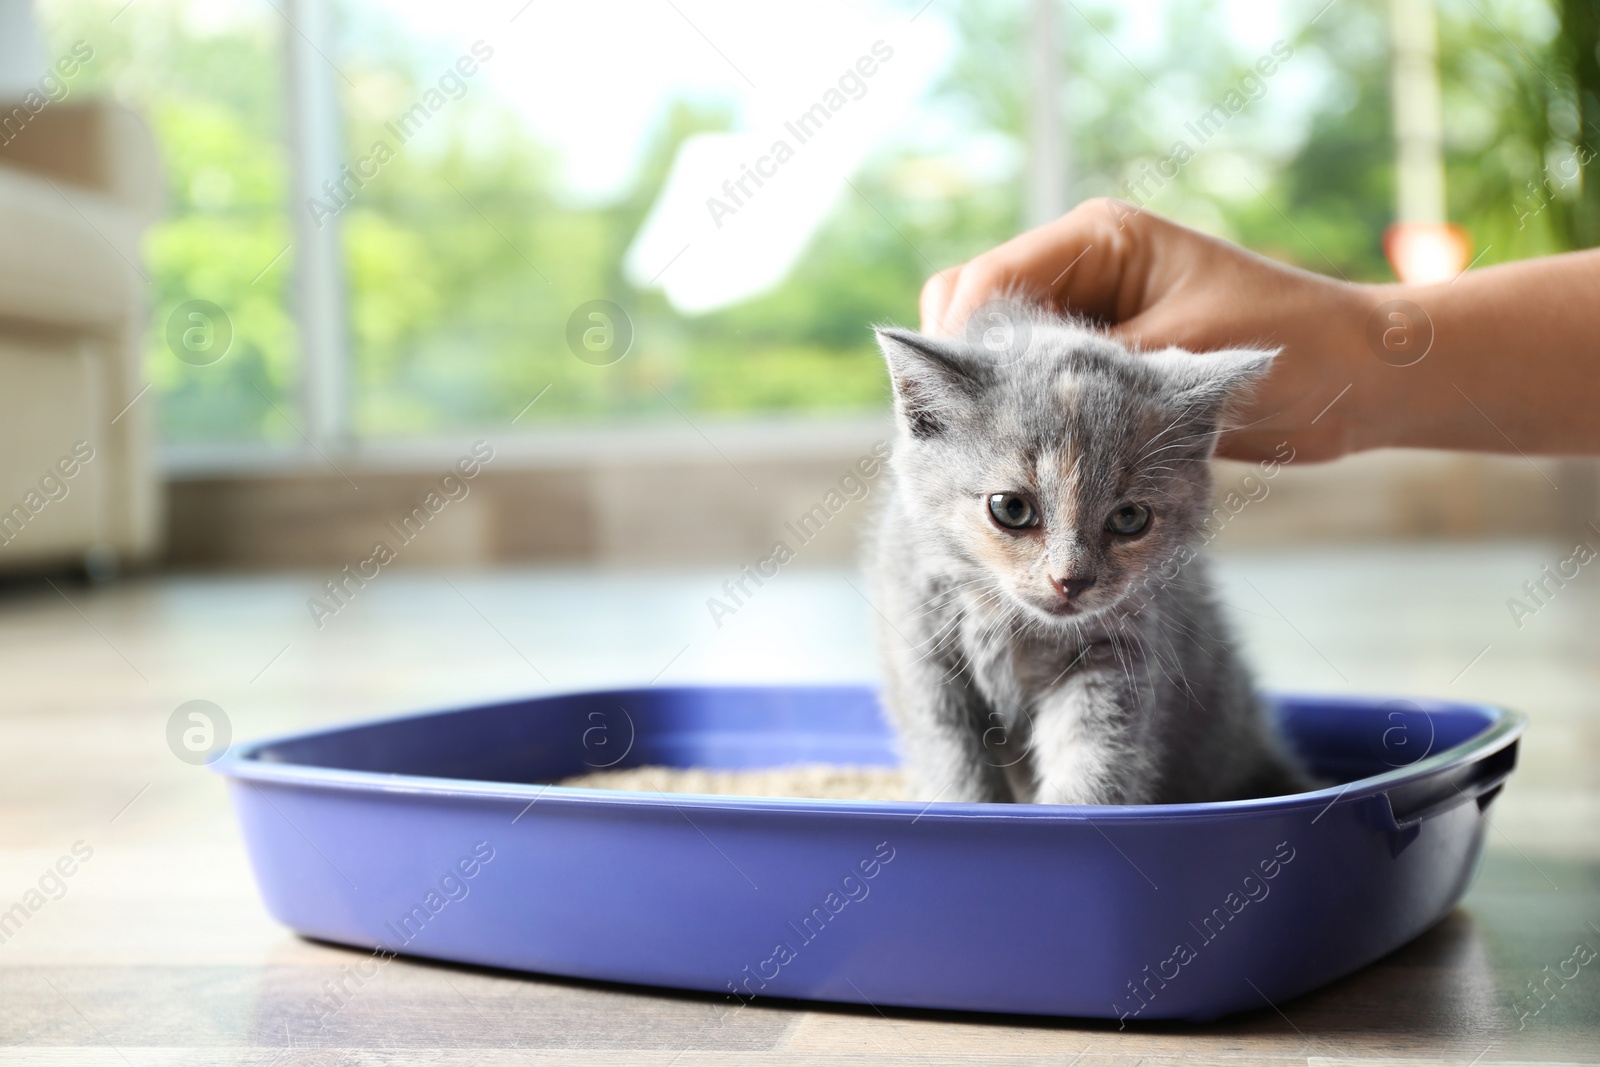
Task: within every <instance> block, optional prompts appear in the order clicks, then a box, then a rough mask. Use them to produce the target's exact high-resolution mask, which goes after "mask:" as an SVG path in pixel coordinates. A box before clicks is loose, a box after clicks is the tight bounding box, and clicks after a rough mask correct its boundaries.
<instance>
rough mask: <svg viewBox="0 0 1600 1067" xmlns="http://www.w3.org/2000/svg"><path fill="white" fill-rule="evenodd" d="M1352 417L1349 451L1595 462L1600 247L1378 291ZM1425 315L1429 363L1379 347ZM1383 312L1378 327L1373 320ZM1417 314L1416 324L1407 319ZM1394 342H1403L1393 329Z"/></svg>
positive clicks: (1598, 445) (1372, 294)
mask: <svg viewBox="0 0 1600 1067" xmlns="http://www.w3.org/2000/svg"><path fill="white" fill-rule="evenodd" d="M1364 295H1365V298H1366V299H1365V304H1366V309H1367V312H1366V313H1367V316H1368V322H1367V323H1366V324H1364V325H1366V326H1368V327H1369V328H1368V329H1367V330H1365V331H1364V334H1365V338H1364V340H1365V341H1366V343H1365V344H1364V346H1363V351H1361V352H1359V353H1357V355H1356V357H1355V358H1356V359H1357V360H1358V361H1361V373H1359V374H1357V375H1356V376H1355V377H1356V381H1355V383H1354V391H1356V392H1357V396H1355V397H1353V398H1352V399H1354V400H1355V401H1356V403H1355V404H1352V405H1351V407H1352V410H1351V412H1350V415H1349V416H1348V417H1349V418H1350V420H1351V422H1352V426H1351V431H1352V432H1351V443H1352V445H1354V447H1356V448H1382V447H1402V448H1445V449H1469V450H1474V451H1485V452H1523V453H1526V454H1528V455H1540V454H1542V455H1597V454H1600V250H1591V251H1585V252H1574V253H1570V254H1567V255H1563V256H1552V257H1549V258H1545V259H1535V260H1525V261H1522V262H1517V263H1508V264H1504V265H1502V266H1497V267H1489V268H1486V269H1484V270H1479V271H1473V272H1470V273H1468V274H1464V275H1462V276H1460V277H1459V278H1457V279H1456V280H1455V281H1453V282H1450V283H1447V284H1444V285H1434V286H1374V287H1371V288H1370V289H1368V290H1366V292H1365V294H1364ZM1390 301H1407V302H1409V303H1410V304H1412V305H1415V306H1416V307H1417V308H1420V309H1421V310H1422V312H1423V314H1424V316H1425V317H1424V318H1420V319H1415V321H1414V322H1413V323H1411V328H1413V329H1416V330H1417V335H1416V341H1418V342H1420V341H1421V340H1422V338H1423V335H1424V334H1425V332H1426V331H1428V330H1429V329H1430V324H1431V332H1432V345H1431V347H1430V348H1428V350H1427V352H1426V355H1422V356H1421V358H1420V359H1418V360H1417V362H1415V363H1412V364H1410V365H1409V366H1400V365H1396V364H1400V363H1405V362H1406V361H1407V359H1409V358H1414V357H1415V356H1417V355H1418V354H1419V352H1420V349H1416V350H1413V351H1412V352H1410V353H1408V354H1400V353H1396V352H1394V351H1391V350H1389V349H1388V348H1386V347H1385V346H1384V345H1383V343H1382V341H1381V340H1378V339H1376V338H1381V336H1382V333H1383V331H1384V330H1385V329H1391V330H1401V329H1405V328H1406V324H1405V316H1406V313H1407V311H1408V310H1409V309H1407V308H1405V307H1403V306H1402V307H1399V308H1395V309H1393V310H1394V311H1395V312H1397V313H1398V314H1399V315H1400V316H1401V318H1399V319H1394V318H1390V317H1388V316H1386V315H1384V314H1383V312H1382V309H1383V307H1384V305H1386V304H1388V302H1390ZM1374 314H1377V315H1378V321H1376V322H1374V321H1373V318H1372V316H1373V315H1374ZM1412 318H1415V316H1414V315H1413V316H1412ZM1393 336H1394V337H1395V338H1397V339H1398V338H1400V337H1401V335H1400V334H1398V333H1396V334H1394V335H1393Z"/></svg>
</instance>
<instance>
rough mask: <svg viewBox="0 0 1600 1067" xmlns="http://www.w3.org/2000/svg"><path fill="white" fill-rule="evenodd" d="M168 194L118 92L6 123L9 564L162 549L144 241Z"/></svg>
mask: <svg viewBox="0 0 1600 1067" xmlns="http://www.w3.org/2000/svg"><path fill="white" fill-rule="evenodd" d="M0 110H3V114H4V115H11V114H13V111H12V108H11V107H10V106H8V105H6V104H3V103H0ZM0 117H3V116H0ZM162 197H163V192H162V178H161V169H160V164H159V160H158V157H157V153H156V145H155V141H154V139H153V138H152V136H151V134H150V131H149V129H148V128H147V127H146V126H145V124H144V123H143V121H142V120H140V119H139V118H138V117H137V116H136V115H134V114H133V113H131V112H129V111H127V110H126V109H124V108H121V107H119V106H117V105H114V104H102V103H91V104H82V105H77V104H68V103H65V102H63V103H59V104H57V103H52V104H50V105H49V106H47V107H45V108H43V109H42V110H40V111H39V112H38V113H36V114H31V115H29V116H28V117H27V121H26V123H25V124H23V123H17V122H13V123H12V124H11V125H10V126H8V127H7V128H6V129H5V131H4V132H3V133H0V572H16V571H20V570H38V569H42V568H47V567H53V566H60V565H63V564H68V563H74V562H83V563H87V564H88V565H89V566H90V569H91V571H92V572H93V571H98V570H103V569H104V568H105V567H106V566H107V565H108V564H114V563H116V562H122V563H136V562H138V561H140V560H143V559H145V558H148V557H149V556H150V555H151V554H152V553H153V552H154V551H155V548H156V545H157V541H158V536H159V523H160V507H159V503H160V501H159V483H158V481H157V477H156V471H155V467H154V463H153V457H152V441H151V427H152V415H153V412H154V403H153V400H154V398H153V397H152V396H151V395H150V394H149V393H148V392H146V393H145V394H144V395H143V396H140V391H141V390H142V389H144V387H145V386H144V382H143V377H142V373H141V364H142V362H143V354H144V342H145V334H146V312H147V307H148V305H149V304H150V302H151V300H152V298H153V287H152V285H151V283H150V282H149V281H147V277H148V274H149V272H148V270H147V269H146V268H145V267H144V266H143V264H142V263H141V257H140V251H139V242H140V237H141V235H142V233H143V231H144V229H145V228H146V226H148V224H149V223H150V221H151V220H153V219H154V218H155V217H156V215H157V214H158V213H159V211H160V208H161V203H162ZM136 397H137V398H138V399H137V400H136V399H135V398H136ZM130 405H131V406H130Z"/></svg>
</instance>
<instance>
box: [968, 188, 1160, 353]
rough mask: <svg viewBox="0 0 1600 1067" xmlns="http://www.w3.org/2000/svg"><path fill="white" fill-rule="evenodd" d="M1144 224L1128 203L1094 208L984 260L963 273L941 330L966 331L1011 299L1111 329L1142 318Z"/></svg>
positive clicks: (1099, 203)
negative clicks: (982, 313) (1139, 226)
mask: <svg viewBox="0 0 1600 1067" xmlns="http://www.w3.org/2000/svg"><path fill="white" fill-rule="evenodd" d="M1138 218H1140V216H1138V214H1137V213H1136V212H1135V210H1134V209H1133V208H1132V207H1130V206H1129V205H1126V204H1123V203H1121V202H1120V201H1110V200H1094V201H1088V202H1085V203H1083V204H1080V205H1079V206H1078V207H1076V208H1074V209H1073V210H1071V211H1069V212H1068V213H1067V214H1065V215H1063V216H1061V218H1059V219H1057V220H1055V221H1054V222H1051V223H1048V224H1046V225H1044V226H1040V227H1038V228H1037V229H1033V230H1029V231H1028V232H1027V233H1025V234H1022V235H1021V236H1019V237H1016V238H1013V239H1012V240H1010V241H1007V242H1006V243H1005V244H1003V245H1001V246H1000V247H998V248H996V249H993V250H992V251H989V252H986V253H984V254H983V255H981V256H979V257H977V258H976V259H974V260H973V261H972V262H970V263H968V264H967V265H966V266H965V267H963V268H962V270H961V273H960V275H959V276H958V278H957V279H956V283H955V289H954V292H953V293H952V294H951V295H950V297H949V298H948V300H947V301H946V304H945V308H944V312H943V315H942V317H941V319H940V327H941V329H942V330H943V331H945V332H950V331H952V330H958V329H960V328H961V326H962V324H963V323H965V322H966V320H967V317H968V316H970V315H971V314H972V312H973V311H975V310H976V309H977V308H979V307H981V306H982V305H983V304H984V303H985V302H987V301H989V300H993V299H996V298H998V297H1001V296H1008V295H1009V296H1016V297H1018V298H1022V299H1028V300H1035V301H1039V302H1042V303H1047V304H1051V305H1053V306H1056V307H1060V308H1061V309H1062V310H1064V311H1067V312H1070V313H1073V314H1084V315H1088V316H1090V317H1092V318H1096V319H1100V320H1102V321H1105V322H1113V323H1114V322H1118V321H1121V320H1122V319H1124V318H1128V317H1131V316H1132V315H1134V314H1137V313H1138V311H1139V310H1140V300H1139V299H1138V298H1139V297H1141V296H1142V294H1143V292H1144V286H1143V285H1142V284H1140V281H1141V280H1140V279H1138V278H1136V277H1134V276H1133V275H1134V274H1135V272H1136V271H1135V268H1136V267H1137V263H1136V262H1135V256H1134V250H1135V248H1136V244H1135V242H1134V240H1133V239H1132V229H1133V225H1132V224H1131V223H1132V221H1133V220H1135V219H1138Z"/></svg>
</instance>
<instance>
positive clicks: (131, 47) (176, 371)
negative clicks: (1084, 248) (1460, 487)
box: [41, 0, 1594, 444]
mask: <svg viewBox="0 0 1600 1067" xmlns="http://www.w3.org/2000/svg"><path fill="white" fill-rule="evenodd" d="M41 3H42V8H41V14H42V17H43V19H44V22H45V25H46V29H47V32H48V36H49V38H50V40H51V43H52V46H53V47H56V48H58V49H66V48H70V47H71V44H72V42H73V41H76V40H80V39H81V40H85V41H87V42H89V43H90V44H91V45H92V46H93V48H94V51H95V57H94V59H93V61H92V62H91V63H89V64H87V65H86V66H85V67H84V72H83V74H82V76H81V77H80V78H79V79H78V81H77V82H75V83H74V86H73V90H72V91H73V92H74V93H75V94H80V95H82V94H88V93H95V92H99V93H110V94H114V95H116V96H118V97H120V98H122V99H123V100H125V101H126V102H127V103H129V104H130V105H131V106H133V107H135V108H137V109H139V110H140V111H141V112H142V113H143V114H144V115H145V116H146V117H147V118H148V119H149V120H150V122H151V123H152V124H153V126H154V128H155V130H156V133H157V136H158V138H159V140H160V142H161V145H162V147H163V150H164V155H165V159H166V165H167V168H168V183H169V188H170V212H169V214H168V215H167V217H166V218H165V219H163V220H162V221H161V222H160V223H159V224H158V225H157V226H156V227H155V229H154V231H153V232H152V234H151V237H150V240H149V243H148V256H149V259H150V262H151V267H152V271H153V274H154V276H155V279H156V280H155V285H154V289H153V308H152V320H153V321H152V328H151V334H150V337H151V341H150V365H149V375H150V377H151V378H152V379H153V380H154V381H155V383H156V385H157V389H158V395H159V398H160V410H161V414H160V426H161V431H162V434H163V435H164V437H165V438H166V439H167V440H168V441H172V442H186V443H202V444H203V443H208V442H209V443H218V442H228V441H244V442H269V443H270V442H287V441H295V440H298V437H299V435H300V434H301V433H307V434H308V435H310V436H313V437H315V436H319V435H323V436H327V435H329V434H332V435H333V436H335V437H338V436H340V435H347V436H348V437H349V438H351V439H362V440H381V439H392V438H399V437H413V436H419V435H432V434H442V433H454V432H457V431H463V430H472V429H475V428H485V427H500V428H505V427H507V426H509V425H510V424H512V423H513V422H515V424H516V429H517V430H523V429H528V430H530V431H536V429H537V428H538V427H545V426H550V425H559V424H573V423H596V422H599V423H604V422H608V421H612V420H619V419H634V420H651V419H678V418H680V417H681V414H687V415H690V416H707V417H711V416H720V415H727V416H759V415H763V414H768V413H790V414H806V413H808V414H815V415H819V416H828V415H842V414H850V413H858V412H870V411H875V410H879V409H881V407H882V405H883V404H884V403H885V399H886V388H885V382H884V378H883V374H882V371H881V367H880V363H879V360H878V358H877V356H876V354H875V352H874V350H873V348H872V344H871V337H870V333H869V331H868V329H867V327H868V325H869V324H871V323H873V322H878V321H884V320H895V321H899V322H912V321H914V320H915V309H916V295H917V292H918V289H919V287H920V285H921V281H922V279H923V278H924V277H925V276H926V275H927V274H929V273H931V272H932V271H933V270H935V269H937V268H939V267H943V266H945V265H947V264H950V263H953V262H958V261H960V260H961V259H963V258H965V257H966V256H969V255H971V254H973V253H975V252H977V251H979V250H981V249H982V248H984V247H987V246H988V245H991V244H993V243H995V242H998V241H1000V240H1003V239H1005V238H1007V237H1009V236H1011V235H1013V234H1014V233H1016V232H1017V231H1018V230H1019V229H1020V228H1022V227H1024V226H1025V225H1027V224H1028V223H1030V222H1031V221H1033V220H1034V219H1035V218H1037V217H1039V216H1040V215H1041V213H1048V212H1049V211H1051V210H1054V209H1056V208H1059V207H1064V206H1068V205H1070V203H1071V202H1073V201H1075V200H1077V199H1079V198H1081V197H1085V196H1092V195H1100V194H1112V195H1121V196H1124V197H1128V198H1133V199H1136V200H1138V201H1140V202H1142V203H1144V204H1146V205H1147V206H1148V207H1149V208H1151V209H1152V210H1156V211H1160V212H1162V213H1164V214H1168V215H1172V216H1175V217H1177V218H1179V219H1181V220H1184V221H1187V222H1190V223H1192V224H1195V225H1198V226H1202V227H1204V228H1206V229H1209V230H1212V231H1214V232H1218V233H1221V234H1224V235H1226V236H1231V237H1234V238H1236V239H1239V240H1243V241H1245V242H1247V243H1249V244H1251V245H1252V246H1254V247H1256V248H1259V249H1261V250H1263V251H1265V252H1266V253H1268V254H1271V255H1275V256H1278V257H1280V258H1283V259H1285V260H1289V261H1292V262H1296V263H1300V264H1302V265H1304V266H1306V267H1308V268H1310V269H1314V270H1320V271H1324V272H1327V273H1335V272H1338V273H1342V274H1344V275H1346V276H1348V277H1351V278H1383V277H1386V276H1387V266H1386V264H1385V261H1384V259H1383V255H1382V250H1381V245H1380V237H1381V234H1382V231H1383V229H1384V227H1385V226H1386V225H1387V224H1388V223H1389V222H1390V221H1392V216H1393V206H1392V204H1393V199H1394V194H1393V180H1392V159H1393V145H1392V136H1391V132H1390V130H1391V125H1390V118H1389V116H1390V101H1389V98H1388V93H1389V85H1390V81H1389V71H1388V64H1389V54H1390V53H1389V45H1388V42H1389V33H1390V30H1389V21H1388V15H1387V5H1386V4H1383V3H1377V2H1374V0H1343V2H1341V3H1338V4H1334V5H1327V4H1326V0H1309V2H1304V3H1302V2H1299V0H1281V2H1278V3H1269V4H1258V3H1252V2H1244V0H1239V2H1222V0H1191V2H1179V0H1168V2H1164V3H1159V4H1149V5H1122V4H1113V3H1111V2H1109V0H1093V2H1080V3H1074V4H1058V3H1053V2H1047V0H1011V2H999V3H996V2H986V3H981V4H980V3H977V2H960V0H935V2H933V3H927V4H925V3H923V2H922V0H912V2H906V3H880V4H877V5H870V4H869V5H861V4H846V3H837V4H826V3H824V4H815V5H813V4H806V5H791V6H789V7H787V8H785V9H783V10H781V11H780V10H777V9H775V8H773V7H771V6H769V5H754V4H744V3H735V2H731V0H674V2H673V3H666V2H665V0H597V2H595V3H589V4H547V3H542V2H534V3H531V4H530V3H526V2H525V0H509V2H506V3H499V4H487V5H446V4H438V3H428V2H423V0H277V2H276V6H275V4H274V3H268V2H250V0H236V2H230V0H205V2H200V0H139V2H138V3H135V4H132V5H126V6H124V4H123V2H122V0H104V2H101V0H41ZM1570 17H1571V13H1570V12H1568V11H1567V9H1566V7H1564V6H1563V5H1562V4H1560V3H1552V2H1550V0H1516V2H1512V0H1504V2H1499V3H1495V2H1491V0H1461V2H1459V3H1457V2H1455V0H1444V2H1442V3H1441V4H1440V5H1439V18H1440V28H1439V37H1440V55H1441V61H1440V67H1441V75H1442V79H1443V91H1444V112H1445V123H1446V128H1445V134H1446V145H1445V147H1446V159H1447V162H1448V165H1449V169H1448V175H1449V191H1450V214H1451V217H1452V219H1453V220H1454V221H1457V222H1460V223H1462V224H1464V225H1465V226H1466V227H1467V229H1468V230H1469V231H1470V232H1471V234H1472V236H1473V238H1474V243H1475V253H1476V254H1481V257H1482V258H1481V259H1480V260H1479V262H1482V263H1489V262H1494V261H1497V260H1501V259H1506V258H1515V257H1518V256H1522V255H1527V254H1532V253H1536V252H1543V251H1550V250H1554V249H1559V248H1563V247H1568V246H1570V245H1572V244H1574V243H1585V242H1586V241H1592V240H1593V239H1594V238H1593V236H1592V235H1589V236H1586V235H1587V230H1586V229H1585V226H1588V225H1590V224H1591V223H1592V221H1593V220H1592V216H1593V212H1592V211H1590V212H1588V214H1585V210H1586V209H1585V206H1584V205H1585V203H1586V201H1585V197H1586V196H1588V195H1590V194H1586V193H1585V192H1584V166H1585V165H1586V163H1587V159H1588V158H1589V157H1591V156H1592V154H1593V153H1592V151H1589V152H1587V154H1586V146H1587V145H1588V144H1590V143H1592V141H1593V138H1592V137H1586V136H1585V135H1584V131H1583V129H1582V124H1581V123H1580V122H1579V121H1578V119H1577V118H1576V117H1575V116H1578V115H1579V112H1578V110H1577V108H1576V106H1575V104H1574V100H1575V99H1576V97H1575V92H1576V90H1575V89H1574V87H1573V85H1574V83H1573V80H1572V77H1573V71H1574V69H1575V68H1574V64H1575V63H1579V62H1581V56H1580V57H1579V59H1577V60H1574V59H1573V53H1572V50H1571V49H1570V48H1568V47H1567V46H1566V43H1565V39H1564V37H1563V33H1562V29H1563V25H1564V22H1563V20H1564V19H1568V20H1569V21H1570ZM308 62H309V63H311V64H312V65H311V66H310V67H307V66H306V65H305V64H306V63H308ZM297 63H299V64H300V65H299V66H297V65H296V64H297ZM780 143H782V144H783V145H784V148H783V149H780V148H779V147H778V146H779V144H780ZM1573 161H1577V162H1576V163H1574V162H1573ZM345 168H348V169H345ZM297 174H298V175H299V176H300V178H301V181H300V182H299V183H298V185H297V182H296V175H297ZM324 183H327V184H324ZM297 190H298V191H299V192H298V193H297ZM299 193H309V194H310V195H308V196H301V195H299ZM1591 193H1592V190H1591ZM1586 220H1588V221H1586ZM319 249H320V250H321V251H322V253H325V254H327V255H328V256H329V257H331V258H329V259H328V262H329V263H330V264H331V265H332V266H331V268H330V269H331V273H330V274H329V275H328V276H327V277H326V278H323V279H322V282H321V283H319V284H317V285H313V286H310V287H307V286H306V285H304V284H303V283H301V284H300V286H299V287H298V288H297V285H296V278H303V277H305V276H306V275H305V274H304V272H305V271H308V270H312V269H313V268H314V265H315V259H316V256H317V255H318V254H319ZM297 272H301V273H298V274H297ZM311 276H312V277H317V275H315V274H312V275H311ZM191 300H206V301H210V302H212V303H215V304H216V305H218V306H219V307H221V308H222V309H224V311H225V313H226V315H227V316H228V319H229V321H230V323H231V327H232V330H233V335H234V339H233V344H232V347H231V349H230V351H229V353H228V355H227V356H226V357H225V358H224V359H223V360H222V361H220V362H218V363H216V364H214V365H211V366H204V367H197V366H192V365H190V364H188V363H185V362H183V361H181V360H178V359H176V358H174V356H173V354H172V353H171V352H170V351H169V350H168V348H167V343H166V340H165V338H166V319H167V317H168V316H169V315H170V314H171V313H172V311H173V309H174V308H177V307H178V306H179V305H181V304H183V303H184V302H186V301H191ZM313 319H314V320H315V321H310V320H313ZM624 349H625V354H624ZM302 353H303V354H302ZM534 398H538V399H537V406H536V408H533V409H531V410H534V411H536V412H537V414H536V415H533V416H530V415H528V412H529V411H530V408H529V404H530V402H531V401H533V400H534ZM318 405H321V407H320V408H319V407H318ZM680 413H681V414H680Z"/></svg>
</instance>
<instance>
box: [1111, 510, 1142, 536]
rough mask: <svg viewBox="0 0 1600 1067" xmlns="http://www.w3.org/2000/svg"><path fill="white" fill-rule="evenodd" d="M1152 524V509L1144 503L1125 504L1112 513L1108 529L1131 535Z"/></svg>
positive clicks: (1116, 532)
mask: <svg viewBox="0 0 1600 1067" xmlns="http://www.w3.org/2000/svg"><path fill="white" fill-rule="evenodd" d="M1149 524H1150V509H1149V508H1147V507H1145V506H1144V505H1143V504H1124V505H1122V506H1121V507H1120V508H1118V509H1117V510H1116V511H1113V512H1112V513H1111V517H1110V518H1109V519H1107V520H1106V529H1108V530H1110V531H1111V532H1112V533H1114V534H1122V535H1123V536H1124V537H1128V536H1131V535H1133V534H1136V533H1138V532H1139V531H1140V530H1143V529H1144V528H1145V527H1146V526H1148V525H1149Z"/></svg>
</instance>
